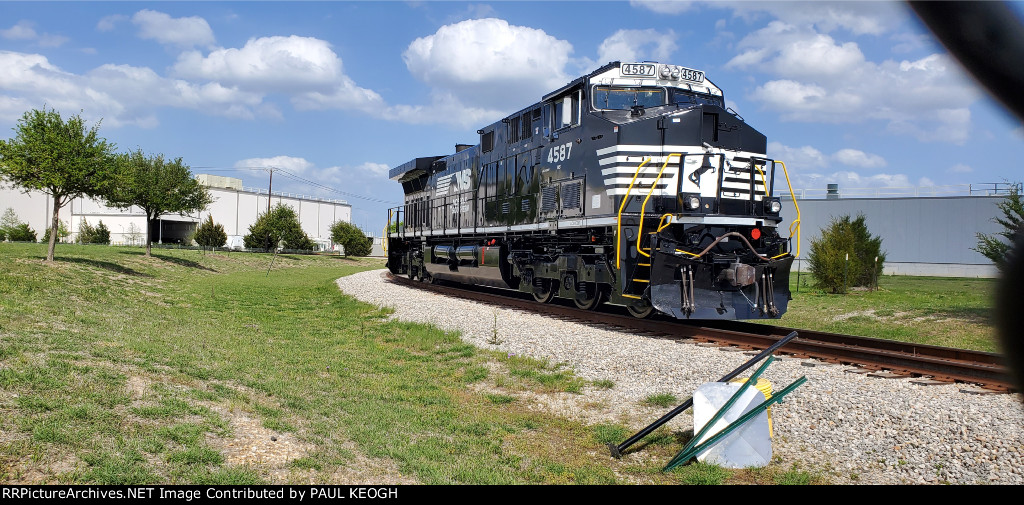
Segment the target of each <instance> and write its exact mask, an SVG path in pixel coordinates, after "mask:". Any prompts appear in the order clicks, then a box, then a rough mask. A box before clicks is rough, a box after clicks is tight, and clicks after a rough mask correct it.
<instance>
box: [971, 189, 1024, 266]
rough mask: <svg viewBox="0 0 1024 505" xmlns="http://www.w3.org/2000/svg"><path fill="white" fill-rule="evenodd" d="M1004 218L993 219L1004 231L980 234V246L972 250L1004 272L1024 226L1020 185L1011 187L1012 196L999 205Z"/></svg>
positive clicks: (1008, 196)
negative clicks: (1023, 225) (1014, 244)
mask: <svg viewBox="0 0 1024 505" xmlns="http://www.w3.org/2000/svg"><path fill="white" fill-rule="evenodd" d="M997 207H999V210H1000V211H1001V212H1002V213H1003V217H995V218H992V221H993V222H995V223H998V224H999V225H1000V226H1002V227H1003V231H1000V232H997V233H994V234H992V235H987V234H985V233H978V234H976V236H977V237H978V245H977V247H972V248H971V249H972V250H974V251H977V252H979V253H981V255H982V256H985V257H986V258H988V259H990V260H992V263H995V265H996V268H998V269H999V270H1000V271H1002V270H1004V269H1005V268H1006V266H1007V264H1008V263H1009V259H1010V249H1011V247H1012V245H1013V243H1014V241H1015V240H1016V239H1017V235H1018V234H1019V233H1020V230H1021V225H1022V224H1024V199H1022V198H1021V187H1020V184H1013V185H1011V186H1010V194H1009V195H1007V196H1006V198H1004V199H1003V201H1001V202H999V204H998V205H997ZM1000 237H1001V238H1002V239H1001V238H1000Z"/></svg>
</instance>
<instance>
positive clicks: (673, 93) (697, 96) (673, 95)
mask: <svg viewBox="0 0 1024 505" xmlns="http://www.w3.org/2000/svg"><path fill="white" fill-rule="evenodd" d="M669 102H671V103H685V104H694V105H717V106H719V107H722V108H723V109H724V108H725V104H724V103H722V97H720V96H714V95H706V94H704V93H694V92H693V91H689V90H685V89H675V88H673V89H670V90H669Z"/></svg>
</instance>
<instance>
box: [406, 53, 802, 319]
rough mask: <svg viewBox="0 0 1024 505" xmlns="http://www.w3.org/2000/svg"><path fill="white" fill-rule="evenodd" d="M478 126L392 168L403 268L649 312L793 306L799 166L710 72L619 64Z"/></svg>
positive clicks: (741, 314) (743, 315)
mask: <svg viewBox="0 0 1024 505" xmlns="http://www.w3.org/2000/svg"><path fill="white" fill-rule="evenodd" d="M477 133H478V134H479V135H480V138H479V143H478V144H476V145H473V146H467V145H457V148H456V152H455V153H454V154H451V155H447V156H434V157H424V158H417V159H415V160H412V161H410V162H408V163H405V164H403V165H400V166H398V167H395V168H393V169H391V171H390V174H389V175H390V177H391V178H392V179H394V180H396V181H398V182H401V183H402V185H403V188H404V190H405V205H404V206H402V207H399V208H397V209H392V211H391V212H389V222H388V228H389V230H393V231H391V232H389V234H388V249H387V254H388V268H390V269H391V270H392V271H393V272H395V273H406V274H409V275H410V276H412V277H415V278H420V279H424V280H427V279H443V280H450V281H456V282H465V283H475V284H484V285H490V286H497V287H503V288H511V289H518V290H520V291H523V292H526V293H529V294H531V295H533V297H534V298H535V299H536V300H537V301H539V302H542V303H546V302H549V301H551V300H552V299H553V298H554V297H561V298H567V299H570V300H572V301H573V302H574V303H575V304H576V305H577V306H578V307H580V308H583V309H588V310H589V309H593V308H596V307H597V306H599V305H601V304H602V303H604V302H605V301H607V302H610V303H612V304H617V305H624V306H626V308H627V309H628V310H629V312H630V313H632V314H633V315H635V316H637V317H646V316H647V315H650V314H652V313H654V312H655V311H660V312H662V313H665V314H669V315H672V316H674V317H678V318H698V319H701V318H707V319H756V318H774V317H779V316H781V314H782V313H784V312H785V310H786V305H787V303H788V301H789V298H790V296H789V281H788V279H789V269H790V266H791V264H792V262H793V259H794V257H795V255H794V254H792V252H791V237H792V236H793V234H794V232H798V231H799V209H797V219H796V220H795V221H794V222H793V223H792V224H791V225H790V230H789V231H790V233H789V236H782V235H781V234H780V233H779V225H780V223H781V221H782V219H781V217H780V216H779V212H780V211H781V208H782V203H781V200H780V198H778V196H776V194H775V191H774V182H775V176H776V173H777V168H782V171H780V173H785V165H784V164H783V163H781V162H778V161H775V160H771V159H768V158H767V157H766V156H765V149H766V147H767V139H766V138H765V136H764V135H762V134H761V133H759V132H758V131H756V130H755V129H753V128H752V127H750V126H749V125H748V124H747V123H746V122H745V121H744V120H743V118H741V117H740V116H739V115H737V114H736V113H735V112H733V111H732V110H731V109H728V108H726V106H725V98H724V96H723V94H722V91H721V89H719V88H718V87H717V86H716V85H715V84H714V83H712V82H711V81H710V80H708V79H707V78H706V77H705V75H704V73H703V72H701V71H699V70H694V69H689V68H685V67H679V66H674V65H664V64H660V63H649V62H644V63H620V62H613V63H609V64H608V65H605V66H603V67H601V68H599V69H597V70H596V71H594V72H592V73H590V74H587V75H585V76H583V77H580V78H578V79H575V80H573V81H571V82H569V83H568V84H566V85H565V86H563V87H562V88H559V89H557V90H555V91H553V92H551V93H549V94H547V95H545V96H544V97H542V98H541V101H540V102H538V103H535V104H533V105H530V106H528V107H526V108H524V109H522V110H520V111H518V112H516V113H515V114H512V115H509V116H507V117H505V118H502V119H501V120H500V121H496V122H494V123H492V124H490V125H488V126H485V127H484V128H481V129H480V130H478V132H477ZM786 180H787V182H788V175H787V176H786ZM794 205H795V199H794Z"/></svg>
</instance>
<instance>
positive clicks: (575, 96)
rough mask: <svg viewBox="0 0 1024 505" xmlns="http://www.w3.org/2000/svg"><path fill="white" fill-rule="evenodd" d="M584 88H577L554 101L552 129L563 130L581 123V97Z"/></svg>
mask: <svg viewBox="0 0 1024 505" xmlns="http://www.w3.org/2000/svg"><path fill="white" fill-rule="evenodd" d="M582 96H583V91H582V90H576V91H573V92H572V93H570V94H568V95H564V96H562V97H561V98H558V99H556V100H555V101H554V103H552V104H551V105H552V108H553V109H554V114H553V115H552V116H551V123H552V124H551V129H552V130H561V129H562V128H568V127H570V126H573V125H577V124H579V123H580V99H581V98H582Z"/></svg>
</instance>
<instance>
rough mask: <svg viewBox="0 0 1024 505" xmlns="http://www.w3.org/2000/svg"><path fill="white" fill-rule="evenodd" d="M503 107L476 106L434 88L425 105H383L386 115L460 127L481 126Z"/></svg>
mask: <svg viewBox="0 0 1024 505" xmlns="http://www.w3.org/2000/svg"><path fill="white" fill-rule="evenodd" d="M507 112H508V111H506V110H503V109H492V108H488V107H474V106H470V105H466V104H465V103H463V102H462V101H461V100H460V99H459V97H457V96H455V95H454V94H452V93H451V92H446V91H439V90H434V91H433V92H431V95H430V103H428V104H426V105H392V106H388V107H386V108H384V109H382V111H381V113H382V116H383V117H384V118H385V119H390V120H393V121H401V122H404V123H411V124H437V123H446V124H450V125H454V126H456V127H460V128H471V127H474V126H476V127H479V126H481V125H483V124H486V123H488V122H492V121H494V120H495V119H497V118H499V117H501V116H502V115H504V114H506V113H507Z"/></svg>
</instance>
